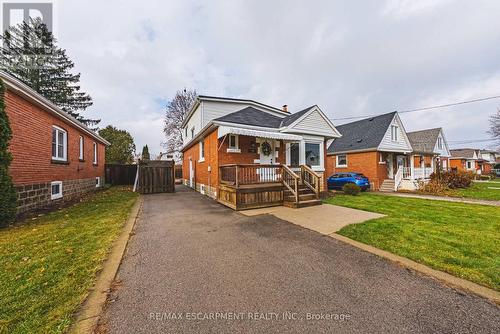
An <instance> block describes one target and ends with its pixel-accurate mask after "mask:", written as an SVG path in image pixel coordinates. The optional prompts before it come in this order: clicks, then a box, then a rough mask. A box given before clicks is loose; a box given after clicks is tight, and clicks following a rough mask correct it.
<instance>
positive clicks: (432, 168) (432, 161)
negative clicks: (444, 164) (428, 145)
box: [431, 156, 434, 172]
mask: <svg viewBox="0 0 500 334" xmlns="http://www.w3.org/2000/svg"><path fill="white" fill-rule="evenodd" d="M431 170H432V171H433V172H434V156H432V157H431Z"/></svg>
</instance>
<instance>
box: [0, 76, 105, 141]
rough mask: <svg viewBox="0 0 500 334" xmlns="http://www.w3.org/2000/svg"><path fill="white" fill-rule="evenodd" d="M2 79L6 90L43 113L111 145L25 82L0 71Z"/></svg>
mask: <svg viewBox="0 0 500 334" xmlns="http://www.w3.org/2000/svg"><path fill="white" fill-rule="evenodd" d="M0 79H1V80H3V82H4V83H5V86H6V88H7V89H10V90H11V91H13V92H14V93H15V94H16V95H19V96H22V97H23V98H25V99H26V100H28V101H29V102H30V103H32V104H34V105H36V106H38V107H40V108H41V109H42V110H43V111H45V112H48V113H49V114H51V115H53V116H54V117H56V118H58V119H60V120H62V121H63V122H65V123H67V124H70V125H72V126H73V127H75V128H77V129H79V130H81V131H83V132H84V133H86V134H88V135H89V136H90V137H92V138H94V139H95V140H97V141H98V142H100V143H102V144H105V145H111V144H110V143H109V142H108V141H107V140H106V139H104V138H102V137H101V136H99V135H98V134H97V133H96V132H94V131H92V130H91V129H89V128H88V127H87V126H86V125H85V124H83V123H81V122H80V121H78V120H77V119H76V118H74V117H73V116H71V115H69V114H68V113H67V112H65V111H64V110H62V109H61V108H59V107H58V106H56V105H55V104H54V103H53V102H52V101H50V100H48V99H47V98H45V97H44V96H43V95H41V94H40V93H38V92H36V91H35V90H34V89H33V88H31V87H30V86H28V85H26V84H25V83H24V82H22V81H21V80H19V79H17V78H16V77H14V76H12V75H11V74H9V73H7V72H4V71H0Z"/></svg>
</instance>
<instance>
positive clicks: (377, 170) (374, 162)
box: [326, 151, 387, 190]
mask: <svg viewBox="0 0 500 334" xmlns="http://www.w3.org/2000/svg"><path fill="white" fill-rule="evenodd" d="M380 154H381V153H379V152H375V151H372V152H359V153H348V154H347V167H345V168H337V167H335V164H336V156H335V155H328V157H327V159H326V174H327V175H328V176H330V175H332V174H333V173H341V172H358V173H363V174H364V175H365V176H366V177H368V179H370V182H371V183H372V184H373V187H374V189H375V190H377V189H378V188H379V187H380V186H381V185H382V182H383V181H384V180H385V179H387V167H386V165H385V164H379V159H380V158H379V155H380Z"/></svg>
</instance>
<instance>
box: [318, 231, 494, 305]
mask: <svg viewBox="0 0 500 334" xmlns="http://www.w3.org/2000/svg"><path fill="white" fill-rule="evenodd" d="M327 235H328V236H329V237H331V238H333V239H336V240H339V241H342V242H344V243H347V244H349V245H351V246H354V247H357V248H359V249H361V250H364V251H365V252H368V253H371V254H374V255H377V256H379V257H382V258H385V259H388V260H390V261H393V262H396V263H398V264H399V265H401V266H403V267H405V268H408V269H412V270H414V271H416V272H419V273H422V274H424V275H427V276H430V277H432V278H434V279H437V280H438V281H441V282H442V283H444V284H445V285H447V286H450V287H453V288H458V289H461V290H465V291H468V292H471V293H473V294H476V295H478V296H480V297H483V298H486V299H488V300H490V301H492V302H494V303H496V304H497V305H500V292H497V291H495V290H492V289H490V288H487V287H484V286H482V285H479V284H476V283H473V282H471V281H468V280H465V279H462V278H458V277H456V276H453V275H450V274H447V273H445V272H443V271H439V270H436V269H432V268H430V267H427V266H426V265H423V264H420V263H418V262H415V261H413V260H410V259H408V258H405V257H402V256H399V255H394V254H392V253H390V252H388V251H385V250H382V249H379V248H376V247H373V246H370V245H367V244H364V243H361V242H359V241H355V240H352V239H349V238H347V237H344V236H342V235H340V234H337V233H331V234H327Z"/></svg>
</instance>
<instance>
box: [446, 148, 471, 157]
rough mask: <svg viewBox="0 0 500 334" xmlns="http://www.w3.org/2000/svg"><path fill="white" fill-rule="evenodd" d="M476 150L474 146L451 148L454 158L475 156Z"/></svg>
mask: <svg viewBox="0 0 500 334" xmlns="http://www.w3.org/2000/svg"><path fill="white" fill-rule="evenodd" d="M475 151H476V150H475V149H473V148H460V149H455V150H450V153H451V157H452V158H468V159H472V158H474V152H475Z"/></svg>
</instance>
